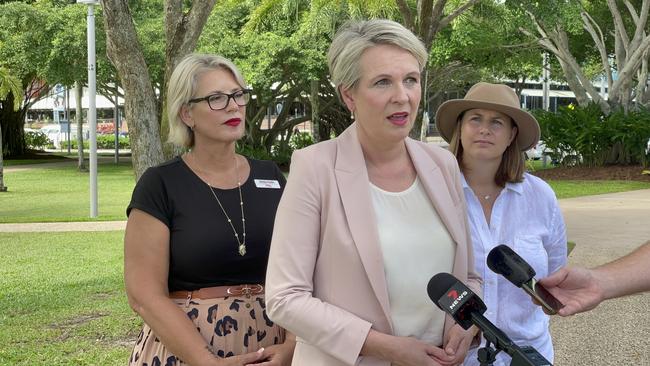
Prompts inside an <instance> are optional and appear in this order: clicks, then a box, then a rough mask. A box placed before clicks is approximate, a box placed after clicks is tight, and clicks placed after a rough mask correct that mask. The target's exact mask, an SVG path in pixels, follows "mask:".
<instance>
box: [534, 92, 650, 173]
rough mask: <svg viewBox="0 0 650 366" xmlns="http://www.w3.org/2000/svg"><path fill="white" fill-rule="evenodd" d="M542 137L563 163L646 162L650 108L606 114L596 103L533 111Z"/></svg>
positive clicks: (550, 151)
mask: <svg viewBox="0 0 650 366" xmlns="http://www.w3.org/2000/svg"><path fill="white" fill-rule="evenodd" d="M535 115H536V116H537V119H538V121H539V123H540V127H541V131H542V140H543V141H544V144H545V145H546V148H547V151H548V152H549V155H550V156H551V158H552V159H553V160H554V161H558V162H560V163H561V164H564V165H571V164H583V165H587V166H602V165H605V164H643V165H647V164H648V156H647V155H646V153H645V148H646V143H647V141H648V138H650V111H648V110H645V109H644V110H639V111H635V112H630V113H629V114H627V115H626V114H625V113H624V112H623V111H622V110H617V111H614V112H612V113H611V114H609V115H607V116H606V115H605V114H604V113H603V112H602V111H601V109H600V107H599V106H598V105H596V104H593V103H592V104H590V105H588V106H587V107H584V108H583V107H574V106H573V105H571V106H568V107H561V108H560V109H559V110H558V112H557V113H552V112H545V111H535Z"/></svg>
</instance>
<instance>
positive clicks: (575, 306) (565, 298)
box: [539, 267, 605, 316]
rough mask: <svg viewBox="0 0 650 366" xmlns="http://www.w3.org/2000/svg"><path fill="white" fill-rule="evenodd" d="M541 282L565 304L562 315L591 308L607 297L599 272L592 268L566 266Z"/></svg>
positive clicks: (559, 312) (540, 281) (560, 313)
mask: <svg viewBox="0 0 650 366" xmlns="http://www.w3.org/2000/svg"><path fill="white" fill-rule="evenodd" d="M539 283H540V284H542V285H543V286H544V287H545V288H546V289H547V290H548V291H549V292H550V293H551V294H552V295H553V296H555V297H556V298H557V299H558V300H560V302H562V303H563V304H564V307H563V308H562V309H560V310H559V311H558V314H559V315H561V316H569V315H573V314H576V313H580V312H583V311H587V310H591V309H593V308H595V307H596V306H598V304H600V303H601V302H602V301H603V300H604V299H605V297H604V293H603V289H602V287H601V284H600V280H599V279H598V274H597V272H596V271H594V270H591V269H586V268H581V267H564V268H561V269H560V270H558V271H557V272H555V273H553V274H551V275H550V276H548V277H546V278H543V279H541V280H539Z"/></svg>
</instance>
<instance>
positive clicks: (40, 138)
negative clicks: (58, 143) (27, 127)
mask: <svg viewBox="0 0 650 366" xmlns="http://www.w3.org/2000/svg"><path fill="white" fill-rule="evenodd" d="M25 145H27V147H28V148H30V149H35V150H39V149H43V148H44V147H48V146H49V145H54V142H52V140H50V139H49V138H47V135H46V134H45V132H41V131H27V132H25Z"/></svg>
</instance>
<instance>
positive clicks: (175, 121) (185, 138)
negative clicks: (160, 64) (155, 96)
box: [167, 53, 246, 147]
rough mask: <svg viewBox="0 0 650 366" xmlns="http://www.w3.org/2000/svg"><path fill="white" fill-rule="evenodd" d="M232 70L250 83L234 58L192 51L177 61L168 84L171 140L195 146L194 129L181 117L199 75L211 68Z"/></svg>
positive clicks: (238, 79)
mask: <svg viewBox="0 0 650 366" xmlns="http://www.w3.org/2000/svg"><path fill="white" fill-rule="evenodd" d="M218 69H223V70H227V71H229V72H230V73H231V74H232V75H233V77H234V78H235V80H236V81H237V83H238V84H239V86H241V87H242V88H245V87H246V82H245V81H244V78H243V76H242V75H241V73H240V72H239V69H237V66H235V64H233V63H232V62H231V61H230V60H228V59H226V58H224V57H221V56H217V55H207V54H199V53H191V54H189V55H187V56H185V57H184V58H183V59H182V60H181V62H179V63H178V65H176V67H175V68H174V71H173V72H172V75H171V77H170V78H169V84H168V86H167V117H168V118H169V137H168V138H167V142H169V143H171V144H174V145H176V146H182V147H192V146H194V132H192V130H191V129H190V127H189V126H187V125H186V124H185V123H184V122H183V120H182V119H181V116H180V112H181V108H182V107H183V106H184V105H187V106H188V107H190V105H189V104H188V101H189V100H190V99H192V98H194V97H196V95H194V93H196V89H197V85H198V80H199V77H200V76H201V75H202V74H203V73H205V72H207V71H211V70H218Z"/></svg>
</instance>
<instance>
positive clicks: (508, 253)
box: [487, 244, 535, 287]
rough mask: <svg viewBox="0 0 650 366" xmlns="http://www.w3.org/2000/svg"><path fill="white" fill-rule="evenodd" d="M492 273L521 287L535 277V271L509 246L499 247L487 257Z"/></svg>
mask: <svg viewBox="0 0 650 366" xmlns="http://www.w3.org/2000/svg"><path fill="white" fill-rule="evenodd" d="M487 265H488V267H489V268H490V269H491V270H492V272H494V273H497V274H500V275H502V276H503V277H505V278H506V279H507V280H508V281H510V282H512V284H513V285H515V286H517V287H521V286H522V285H523V284H524V283H526V282H528V281H530V280H531V279H532V278H533V277H535V270H534V269H533V267H531V266H530V265H529V264H528V263H527V262H526V261H525V260H524V259H523V258H521V257H520V256H519V254H517V253H515V251H514V250H512V249H510V247H508V246H507V245H503V244H501V245H498V246H496V247H495V248H494V249H492V250H491V251H490V253H489V254H488V256H487Z"/></svg>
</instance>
